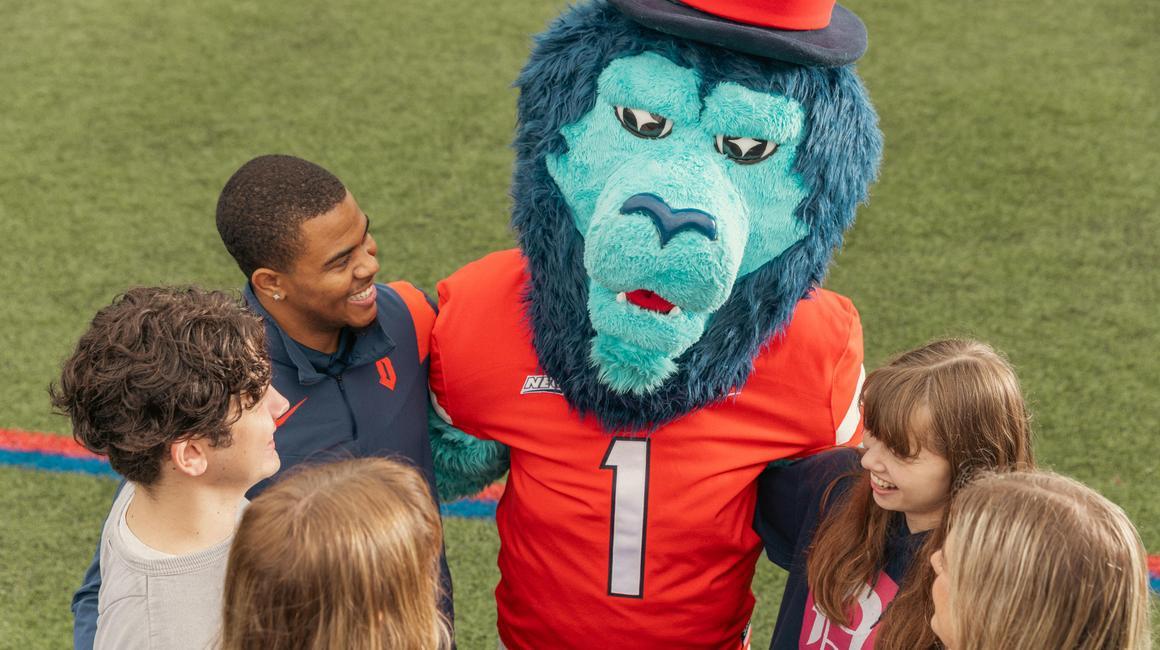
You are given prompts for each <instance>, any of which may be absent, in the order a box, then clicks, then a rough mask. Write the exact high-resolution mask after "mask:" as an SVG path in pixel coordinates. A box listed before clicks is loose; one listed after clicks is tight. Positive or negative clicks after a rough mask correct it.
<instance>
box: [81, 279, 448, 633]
mask: <svg viewBox="0 0 1160 650" xmlns="http://www.w3.org/2000/svg"><path fill="white" fill-rule="evenodd" d="M392 287H397V289H398V290H396V289H395V288H392ZM377 288H378V298H377V300H376V302H377V304H378V319H377V322H376V323H374V324H372V325H371V326H369V327H367V328H364V329H362V330H359V331H354V332H344V333H343V336H342V341H341V344H340V348H339V351H338V352H336V353H335V354H334V355H325V354H323V353H321V352H318V351H316V350H311V349H309V348H306V347H305V346H302V345H301V344H299V343H298V342H296V341H294V340H293V339H291V338H290V337H289V335H287V334H286V333H285V332H283V331H282V330H281V329H280V328H279V327H278V325H277V323H275V322H274V319H273V318H271V317H270V315H269V314H268V313H267V312H266V310H265V309H263V308H262V305H261V304H260V303H259V302H258V300H257V298H256V297H255V296H254V293H253V291H252V289H251V288H250V287H249V286H247V287H246V289H245V291H244V292H243V295H244V297H245V300H246V303H247V304H248V305H249V306H250V308H251V309H253V310H254V311H255V312H257V313H258V314H260V315H261V316H262V317H263V319H264V320H265V322H266V345H267V348H268V351H269V354H270V361H271V364H272V367H273V375H274V377H273V385H274V387H275V388H277V389H278V392H280V393H282V395H284V396H285V397H286V399H287V400H289V402H290V410H289V411H287V413H286V414H285V415H283V416H282V419H281V421H280V425H279V427H278V431H277V432H276V433H275V435H274V439H275V444H276V446H277V448H278V455H279V456H280V457H281V459H282V468H281V469H280V470H279V471H278V474H275V475H274V476H273V477H271V478H270V479H267V480H265V481H262V482H261V483H258V484H257V485H255V486H254V487H253V488H252V489H251V490H250V491H249V493H248V494H247V496H248V497H250V498H253V497H254V496H256V495H257V494H259V493H261V491H262V490H264V489H265V488H266V487H267V486H268V485H270V483H271V481H273V480H276V479H277V477H278V475H280V474H281V473H282V472H285V471H286V470H288V469H290V468H292V467H294V466H295V465H298V464H300V463H303V462H318V461H325V460H337V459H342V458H363V457H368V456H391V457H396V458H401V459H404V460H406V461H409V462H410V463H412V464H413V465H414V466H415V467H416V468H417V469H419V470H420V471H421V472H422V473H423V475H424V476H426V478H427V481H428V484H429V485H430V488H431V493H432V495H435V494H436V492H435V473H434V469H433V467H432V462H431V444H430V439H429V438H428V435H427V409H428V401H429V397H428V392H427V339H428V335H429V333H430V328H431V325H432V323H433V321H434V314H435V305H434V304H433V303H432V302H431V300H430V299H429V298H427V297H426V296H425V295H424V294H423V293H422V292H420V291H419V290H418V289H416V288H414V287H413V286H411V285H409V284H407V283H394V284H392V285H391V286H390V287H388V286H386V285H382V284H379V285H377ZM404 295H405V296H406V299H405V298H404ZM408 303H410V307H408ZM426 309H429V310H430V311H429V312H427V313H424V311H425V310H426ZM413 311H414V312H416V313H415V315H414V316H413V315H412V314H413ZM97 548H98V551H99V550H100V544H99V542H98V546H97ZM443 580H444V586H445V588H446V589H445V591H446V599H445V601H444V603H443V610H444V612H445V613H446V614H447V615H448V616H449V617H451V616H452V614H453V612H452V607H451V574H450V572H449V571H448V569H447V562H446V558H444V560H443ZM100 586H101V571H100V564H99V563H98V556H94V557H93V563H92V565H91V566H90V567H89V569H88V571H86V572H85V577H84V583H83V584H82V585H81V588H80V589H79V590H78V591H77V592H76V594H75V595H74V596H73V601H72V610H73V616H74V623H73V644H74V647H75V648H77V649H79V650H91V649H92V647H93V639H94V637H95V635H96V630H97V596H98V592H99V590H100Z"/></svg>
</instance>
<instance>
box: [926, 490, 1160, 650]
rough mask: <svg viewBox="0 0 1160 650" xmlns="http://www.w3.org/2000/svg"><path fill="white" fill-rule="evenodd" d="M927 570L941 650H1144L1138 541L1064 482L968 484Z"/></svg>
mask: <svg viewBox="0 0 1160 650" xmlns="http://www.w3.org/2000/svg"><path fill="white" fill-rule="evenodd" d="M931 565H932V567H933V569H934V572H935V574H936V576H937V577H936V578H935V581H934V584H933V586H932V595H931V598H932V600H933V602H934V618H933V619H932V620H931V627H932V628H933V629H934V632H935V633H936V634H938V637H939V638H940V639H941V640H942V641H943V644H944V646H945V647H946V648H947V649H948V650H989V649H991V648H1021V649H1023V650H1057V649H1058V648H1069V649H1075V650H1149V649H1150V648H1151V647H1152V642H1151V639H1150V634H1151V628H1150V626H1149V623H1148V615H1149V613H1148V607H1149V604H1148V569H1147V565H1146V559H1145V554H1144V545H1143V544H1142V543H1141V541H1140V535H1139V533H1137V532H1136V529H1135V527H1134V526H1132V522H1131V521H1129V520H1128V517H1127V515H1125V514H1124V511H1123V510H1121V509H1120V508H1119V506H1117V505H1116V504H1114V503H1112V502H1111V501H1108V500H1107V499H1105V498H1104V497H1102V496H1100V495H1099V494H1098V493H1097V492H1095V491H1094V490H1092V489H1091V488H1088V487H1086V486H1084V485H1082V484H1081V483H1079V482H1077V481H1074V480H1072V479H1070V478H1067V477H1064V476H1059V475H1058V474H1051V473H1047V472H1015V473H1008V474H985V475H983V476H981V477H980V478H978V479H977V480H975V481H973V482H972V483H971V484H970V485H968V486H966V487H964V488H963V489H962V490H960V491H959V494H958V495H957V496H956V497H955V501H954V504H953V505H952V506H951V510H950V514H949V515H948V517H947V535H946V542H945V543H944V544H943V547H942V550H940V551H938V552H936V553H935V554H934V555H933V556H932V557H931Z"/></svg>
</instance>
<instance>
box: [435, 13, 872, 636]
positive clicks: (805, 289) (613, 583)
mask: <svg viewBox="0 0 1160 650" xmlns="http://www.w3.org/2000/svg"><path fill="white" fill-rule="evenodd" d="M865 39H866V35H865V29H864V27H863V26H862V23H861V22H860V21H859V20H858V18H857V17H856V16H854V15H853V14H852V13H851V12H849V11H848V10H846V9H845V8H843V7H841V6H840V5H834V4H833V2H832V1H830V2H827V1H826V0H687V1H685V2H675V1H672V0H612V1H611V2H605V1H603V0H595V1H592V2H588V3H586V4H581V5H577V6H575V7H572V8H570V9H568V10H567V11H566V12H565V13H564V14H563V15H562V16H561V17H560V18H559V19H558V20H557V21H556V22H555V23H553V24H552V25H551V26H550V28H549V29H548V30H547V31H546V32H545V33H544V34H541V35H540V36H539V37H538V38H537V42H536V47H535V48H534V51H533V53H532V55H531V57H530V59H529V61H528V63H527V65H526V66H525V68H524V70H523V71H522V73H521V75H520V78H519V81H518V85H519V87H520V100H519V107H518V108H519V126H518V132H517V135H516V140H515V150H516V169H515V174H514V179H513V196H514V199H515V203H514V209H513V216H512V224H513V226H514V228H515V230H516V232H517V236H518V240H519V248H518V249H517V250H511V251H503V252H498V253H494V254H492V255H489V256H487V257H485V258H483V259H481V260H478V261H476V262H473V263H472V264H469V265H468V266H466V267H464V268H463V269H461V270H460V271H458V272H456V273H455V274H453V275H452V276H451V277H449V278H448V279H447V280H445V281H444V282H442V283H441V284H440V286H439V301H440V312H439V318H438V320H437V322H436V325H435V329H434V332H433V335H432V341H431V391H432V396H433V404H434V407H435V411H436V412H437V413H438V415H439V417H438V418H435V417H433V418H432V426H433V441H432V442H433V450H434V453H435V456H436V467H437V470H438V473H439V486H440V492H441V494H442V495H443V497H444V498H450V497H454V496H458V495H462V494H465V493H468V492H470V491H471V490H473V489H477V488H478V487H480V486H481V485H482V484H483V483H484V482H486V481H488V480H491V479H494V478H495V477H496V476H498V474H499V473H500V472H502V471H503V470H504V469H506V467H507V464H508V461H509V458H510V469H511V474H510V477H509V479H508V483H507V487H506V490H505V494H504V496H503V498H502V500H501V501H500V505H499V508H498V512H497V526H498V528H499V534H500V539H501V550H500V557H499V566H500V570H501V574H502V578H501V581H500V585H499V587H498V588H497V590H496V598H497V605H498V627H499V635H500V639H501V641H502V642H503V644H504V645H506V646H507V647H508V648H511V649H513V650H514V649H516V648H545V647H552V648H619V647H633V648H654V647H655V648H661V647H664V648H672V647H681V648H727V647H744V646H745V645H746V644H747V630H748V622H749V616H750V614H751V612H752V607H753V596H752V594H751V593H750V590H749V584H750V582H751V580H752V577H753V573H754V568H755V562H756V559H757V556H758V554H759V541H758V538H757V536H756V535H755V533H754V532H753V530H752V529H751V522H752V519H753V510H754V504H755V499H756V493H755V489H754V481H755V479H756V477H757V475H758V474H759V473H760V472H761V470H762V468H764V467H765V465H766V464H768V463H769V462H772V461H776V460H780V459H785V458H794V457H800V456H803V455H807V454H810V453H813V452H815V451H818V450H820V449H823V448H825V447H827V446H831V445H835V444H855V443H857V441H858V440H859V437H860V430H859V427H860V417H859V413H858V410H857V395H858V391H859V389H860V384H861V377H862V374H863V373H862V367H861V363H862V338H861V336H862V333H861V326H860V322H859V319H858V314H857V311H856V310H855V309H854V307H853V305H852V304H850V302H849V300H847V299H845V298H843V297H842V296H839V295H837V294H834V293H832V292H830V291H827V290H825V289H822V288H821V283H822V281H823V279H824V278H825V274H826V271H827V269H828V267H829V264H830V261H831V258H832V256H833V252H834V251H835V250H836V249H837V248H838V247H840V246H841V243H842V239H843V236H844V233H845V231H846V229H847V228H849V227H850V226H851V225H852V223H853V221H854V214H855V208H856V206H857V205H858V204H859V203H860V202H862V201H864V200H865V199H866V198H867V195H868V191H869V186H870V184H871V183H872V181H873V179H874V177H875V175H876V173H877V167H878V162H879V158H880V152H881V135H880V133H879V131H878V128H877V118H876V116H875V114H874V110H873V108H872V106H871V105H870V102H869V98H868V97H867V95H866V92H865V89H864V88H863V86H862V84H861V82H860V80H859V79H858V77H857V75H856V74H855V72H854V69H853V66H852V65H851V64H852V62H853V61H854V60H855V59H857V58H858V57H859V56H860V55H861V54H862V52H863V51H864V49H865V46H866V40H865ZM509 454H510V456H509ZM786 497H787V498H792V495H786Z"/></svg>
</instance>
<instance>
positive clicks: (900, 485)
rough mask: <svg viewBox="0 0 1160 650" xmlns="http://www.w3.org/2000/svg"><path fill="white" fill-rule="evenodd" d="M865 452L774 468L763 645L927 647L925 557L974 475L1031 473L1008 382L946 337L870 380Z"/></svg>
mask: <svg viewBox="0 0 1160 650" xmlns="http://www.w3.org/2000/svg"><path fill="white" fill-rule="evenodd" d="M862 412H863V423H864V429H865V431H864V437H863V445H864V446H865V449H864V450H861V451H856V450H853V449H848V448H841V449H837V450H832V451H827V452H824V453H820V454H817V455H814V456H811V457H809V458H806V459H804V460H800V461H797V462H795V463H792V464H789V465H784V464H783V465H777V464H774V465H771V466H770V467H769V468H768V469H766V471H765V472H764V473H763V474H762V476H761V478H760V480H759V482H758V488H759V489H758V499H759V502H758V518H757V526H756V527H757V529H758V532H759V533H760V534H761V536H762V538H763V540H764V541H765V547H766V553H767V554H768V556H769V558H770V559H771V560H772V561H773V562H775V563H776V564H778V565H779V566H781V567H782V568H785V569H787V570H788V571H789V576H788V579H787V581H786V587H785V592H784V594H783V597H782V602H781V610H780V611H779V613H778V619H777V625H776V628H775V630H774V634H773V639H772V641H771V644H770V647H771V648H774V649H782V648H794V649H797V648H804V649H808V650H822V649H826V650H858V649H861V648H871V647H874V648H879V649H881V648H894V649H899V650H916V649H920V648H932V647H936V644H937V639H936V638H935V636H934V633H933V632H931V630H930V627H929V621H930V617H931V615H932V614H933V605H932V604H931V602H930V585H931V582H932V581H933V580H934V577H933V572H932V570H931V567H930V564H929V563H928V561H927V560H928V558H929V557H930V555H931V553H933V552H934V551H935V549H938V548H940V547H941V546H942V542H943V535H944V529H943V515H944V514H945V512H946V509H947V505H948V504H949V503H950V501H951V499H952V498H953V496H954V493H955V490H956V489H957V486H959V485H960V484H962V482H964V480H965V478H966V477H968V476H969V475H970V474H971V473H972V472H975V471H977V470H983V469H995V470H1010V469H1016V468H1020V467H1030V466H1032V465H1033V464H1034V456H1033V454H1032V450H1031V428H1030V424H1029V416H1028V413H1027V408H1026V405H1025V403H1024V400H1023V395H1022V392H1021V391H1020V388H1019V381H1018V379H1017V378H1016V376H1015V371H1014V370H1013V369H1012V368H1011V366H1010V365H1009V364H1008V363H1007V361H1006V360H1005V359H1004V358H1003V357H1002V356H1001V355H999V354H998V353H996V352H995V351H994V350H993V349H991V347H989V346H988V345H986V344H984V343H980V342H978V341H970V340H958V339H946V340H940V341H934V342H932V343H929V344H927V345H924V346H922V347H920V348H918V349H915V350H912V351H910V352H906V353H904V354H902V355H900V356H898V357H896V358H895V359H893V360H892V361H890V362H889V363H888V364H887V365H885V366H884V367H882V368H879V369H877V370H875V371H874V372H872V373H870V375H869V376H868V377H867V378H866V382H865V385H864V386H863V390H862Z"/></svg>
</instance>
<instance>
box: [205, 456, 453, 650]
mask: <svg viewBox="0 0 1160 650" xmlns="http://www.w3.org/2000/svg"><path fill="white" fill-rule="evenodd" d="M441 548H442V527H441V524H440V521H439V513H438V511H437V510H436V508H435V503H434V501H433V500H432V498H431V492H430V491H429V489H428V487H427V482H426V481H425V480H424V479H423V478H422V476H420V475H419V473H418V472H417V471H416V470H414V469H413V468H411V467H408V466H406V465H403V464H402V463H399V462H396V461H393V460H387V459H383V458H364V459H359V460H350V461H344V462H337V463H328V464H324V465H319V466H315V467H310V468H307V469H304V470H301V471H299V472H297V473H293V474H291V475H290V476H288V477H287V478H285V479H283V480H282V481H280V482H278V483H277V484H275V485H274V486H273V487H271V488H270V489H268V490H266V491H265V492H263V493H262V494H261V495H260V496H258V497H257V498H256V499H254V502H253V503H252V504H250V506H249V507H248V508H247V509H246V511H245V514H244V515H243V516H242V521H241V523H240V524H239V526H238V532H237V535H236V536H235V537H234V542H233V547H232V548H231V549H230V558H229V567H228V569H227V574H226V584H225V593H224V597H223V611H222V637H221V648H222V649H223V650H325V649H327V648H344V649H347V650H380V649H381V648H398V649H400V650H441V649H444V648H449V647H450V645H451V633H450V629H449V626H448V624H447V621H446V620H445V619H444V618H443V616H442V615H441V614H440V612H439V609H438V605H437V603H438V599H439V596H440V595H441V592H440V589H441V587H440V580H439V557H440V549H441Z"/></svg>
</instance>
